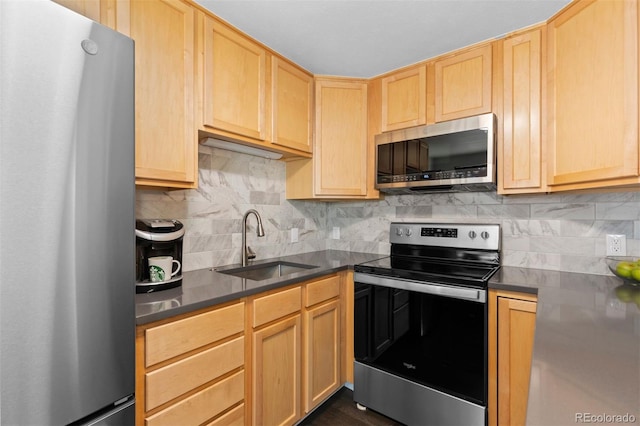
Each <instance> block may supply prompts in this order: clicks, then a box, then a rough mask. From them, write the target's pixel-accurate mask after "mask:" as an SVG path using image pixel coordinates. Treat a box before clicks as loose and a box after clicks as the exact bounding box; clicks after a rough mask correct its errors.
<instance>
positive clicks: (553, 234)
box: [136, 146, 640, 274]
mask: <svg viewBox="0 0 640 426" xmlns="http://www.w3.org/2000/svg"><path fill="white" fill-rule="evenodd" d="M199 163H200V164H199V168H200V172H199V173H200V175H199V179H200V185H199V188H198V189H197V190H183V191H168V192H160V191H150V190H138V191H137V196H136V210H137V217H138V218H174V219H179V220H180V221H182V222H183V223H184V224H185V226H186V229H187V233H186V236H185V244H184V259H183V263H184V265H183V267H184V270H185V271H189V270H195V269H200V268H207V267H213V266H221V265H227V264H232V263H239V262H240V246H241V229H242V228H241V222H242V215H243V214H244V212H245V211H246V210H247V209H250V208H255V209H256V210H258V211H259V212H260V214H261V216H262V220H263V224H264V227H265V233H266V236H265V237H263V238H258V237H257V236H256V234H255V218H254V217H253V216H250V217H249V219H248V222H249V224H250V228H249V233H248V234H247V241H248V243H249V245H250V246H251V247H252V248H253V249H254V251H256V254H257V258H258V259H266V258H269V257H274V256H281V255H287V254H295V253H303V252H309V251H314V250H323V249H339V250H351V251H359V252H374V253H381V254H387V253H388V252H389V245H388V243H387V241H388V238H389V235H388V234H389V231H388V229H389V223H390V222H391V221H413V220H415V221H438V222H484V223H499V224H501V225H502V232H503V237H502V242H503V247H502V249H503V262H502V263H503V265H509V266H521V267H526V268H541V269H551V270H561V271H570V272H571V271H577V272H589V273H595V274H607V273H608V271H607V268H606V265H605V264H604V260H603V258H604V256H605V235H606V234H624V235H626V237H627V254H629V255H635V256H640V193H636V192H616V193H602V194H578V195H576V194H553V195H535V196H514V195H511V196H499V195H497V194H495V193H482V192H477V193H451V194H433V195H412V196H407V195H401V196H386V197H385V198H384V199H383V200H380V201H367V202H340V203H325V202H302V201H288V200H286V199H285V163H284V162H281V161H276V160H268V159H263V158H260V157H254V156H249V155H245V154H239V153H232V152H229V151H224V150H218V149H214V148H210V147H204V146H203V147H200V155H199ZM334 227H338V228H339V230H340V239H333V238H332V236H333V235H332V234H333V229H334ZM291 228H298V229H299V242H297V243H291V242H290V229H291Z"/></svg>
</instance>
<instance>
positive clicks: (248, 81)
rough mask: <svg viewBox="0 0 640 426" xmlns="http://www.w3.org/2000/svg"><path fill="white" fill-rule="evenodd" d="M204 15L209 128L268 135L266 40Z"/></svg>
mask: <svg viewBox="0 0 640 426" xmlns="http://www.w3.org/2000/svg"><path fill="white" fill-rule="evenodd" d="M202 17H203V20H204V22H203V32H202V34H201V37H202V40H201V45H200V49H199V50H201V55H202V58H201V59H202V61H203V68H202V70H201V75H200V78H201V79H202V81H201V86H202V87H201V93H200V96H201V97H202V98H201V104H202V111H201V113H202V117H201V120H202V123H201V128H202V129H203V130H207V131H212V132H215V133H220V131H222V133H221V134H223V135H224V136H229V137H237V136H241V137H247V138H250V139H254V140H258V141H264V140H266V139H268V137H269V136H270V134H269V133H268V130H270V129H268V127H267V110H266V108H267V105H268V102H267V95H268V91H267V87H268V81H267V60H269V61H270V59H271V58H270V57H269V58H268V56H269V55H268V53H267V51H266V49H264V48H263V47H262V46H261V45H259V44H258V43H256V42H254V41H253V40H252V39H250V38H248V37H245V36H244V35H243V34H242V33H240V32H238V31H236V30H233V29H231V28H229V27H228V26H226V25H225V24H223V23H221V22H220V21H218V20H216V19H214V18H212V17H210V16H208V15H204V14H203V15H202Z"/></svg>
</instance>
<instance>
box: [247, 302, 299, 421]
mask: <svg viewBox="0 0 640 426" xmlns="http://www.w3.org/2000/svg"><path fill="white" fill-rule="evenodd" d="M301 322H302V321H301V315H300V314H298V315H295V316H294V317H291V318H288V319H285V320H282V321H279V322H276V323H274V324H273V325H270V326H267V327H265V328H262V329H260V330H256V331H254V333H253V407H254V408H253V424H254V425H273V426H276V425H292V424H294V423H295V422H296V421H298V420H299V419H300V418H301V409H300V406H301V397H300V382H301V375H300V369H301V362H300V349H301V346H302V345H301V341H300V336H301V326H302V325H301Z"/></svg>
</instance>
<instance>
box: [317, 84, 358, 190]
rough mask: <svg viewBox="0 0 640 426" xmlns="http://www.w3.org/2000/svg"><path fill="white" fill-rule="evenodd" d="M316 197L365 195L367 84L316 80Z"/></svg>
mask: <svg viewBox="0 0 640 426" xmlns="http://www.w3.org/2000/svg"><path fill="white" fill-rule="evenodd" d="M315 129H316V146H315V152H314V156H313V161H314V176H315V179H314V189H315V191H314V192H315V194H316V195H355V196H364V195H367V85H366V84H365V83H361V82H349V81H344V80H343V81H332V80H317V81H316V123H315Z"/></svg>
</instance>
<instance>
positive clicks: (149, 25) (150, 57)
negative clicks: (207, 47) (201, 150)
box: [130, 0, 198, 188]
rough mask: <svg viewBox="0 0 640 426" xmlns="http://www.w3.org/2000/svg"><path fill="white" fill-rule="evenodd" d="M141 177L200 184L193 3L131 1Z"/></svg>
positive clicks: (138, 175)
mask: <svg viewBox="0 0 640 426" xmlns="http://www.w3.org/2000/svg"><path fill="white" fill-rule="evenodd" d="M130 15H131V16H130V20H131V22H130V24H131V37H132V38H133V39H134V40H135V43H136V48H135V76H136V90H135V97H136V151H135V154H136V183H137V184H140V185H153V186H173V187H185V188H190V187H195V186H197V155H198V151H197V144H198V142H197V140H196V135H195V127H194V121H193V107H194V103H193V93H194V85H193V80H194V57H193V51H194V31H195V27H194V24H195V20H194V19H195V16H194V9H193V8H192V7H191V6H190V5H189V4H187V3H184V2H182V1H180V0H158V1H132V2H131V14H130Z"/></svg>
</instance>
